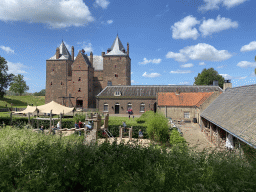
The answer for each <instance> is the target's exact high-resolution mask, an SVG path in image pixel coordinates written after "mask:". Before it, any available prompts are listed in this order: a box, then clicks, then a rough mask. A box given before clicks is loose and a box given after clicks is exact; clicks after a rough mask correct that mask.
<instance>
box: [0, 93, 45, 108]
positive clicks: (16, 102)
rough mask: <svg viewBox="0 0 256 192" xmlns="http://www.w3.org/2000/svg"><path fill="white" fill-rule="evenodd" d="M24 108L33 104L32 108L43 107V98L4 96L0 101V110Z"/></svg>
mask: <svg viewBox="0 0 256 192" xmlns="http://www.w3.org/2000/svg"><path fill="white" fill-rule="evenodd" d="M11 103H12V107H13V108H15V107H17V108H26V107H27V105H28V104H29V105H31V104H33V105H34V106H36V105H37V106H39V105H44V104H45V97H44V96H33V95H25V96H4V98H1V99H0V108H6V105H7V107H8V108H11Z"/></svg>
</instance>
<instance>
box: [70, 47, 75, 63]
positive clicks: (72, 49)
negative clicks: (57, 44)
mask: <svg viewBox="0 0 256 192" xmlns="http://www.w3.org/2000/svg"><path fill="white" fill-rule="evenodd" d="M74 52H75V50H74V46H72V47H71V57H72V61H74V58H75V54H74Z"/></svg>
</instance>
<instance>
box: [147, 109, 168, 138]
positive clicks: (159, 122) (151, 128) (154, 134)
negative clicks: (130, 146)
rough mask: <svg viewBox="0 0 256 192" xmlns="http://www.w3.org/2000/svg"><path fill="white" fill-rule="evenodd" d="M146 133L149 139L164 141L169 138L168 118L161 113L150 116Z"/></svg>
mask: <svg viewBox="0 0 256 192" xmlns="http://www.w3.org/2000/svg"><path fill="white" fill-rule="evenodd" d="M147 133H148V135H149V138H150V139H153V140H155V141H159V142H161V143H166V142H167V141H168V139H169V127H168V120H167V119H166V118H165V117H164V115H163V114H161V113H155V114H154V115H153V116H150V119H149V120H148V123H147Z"/></svg>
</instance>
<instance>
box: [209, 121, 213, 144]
mask: <svg viewBox="0 0 256 192" xmlns="http://www.w3.org/2000/svg"><path fill="white" fill-rule="evenodd" d="M212 127H213V124H212V123H211V124H210V141H211V142H212Z"/></svg>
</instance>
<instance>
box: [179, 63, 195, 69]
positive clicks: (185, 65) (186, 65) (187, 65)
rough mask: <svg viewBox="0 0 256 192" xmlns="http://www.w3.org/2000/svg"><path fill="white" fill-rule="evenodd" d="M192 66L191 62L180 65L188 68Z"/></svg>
mask: <svg viewBox="0 0 256 192" xmlns="http://www.w3.org/2000/svg"><path fill="white" fill-rule="evenodd" d="M193 66H194V65H193V64H192V63H188V64H184V65H181V67H182V68H189V67H193Z"/></svg>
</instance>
